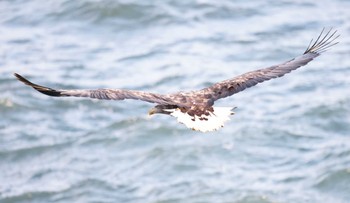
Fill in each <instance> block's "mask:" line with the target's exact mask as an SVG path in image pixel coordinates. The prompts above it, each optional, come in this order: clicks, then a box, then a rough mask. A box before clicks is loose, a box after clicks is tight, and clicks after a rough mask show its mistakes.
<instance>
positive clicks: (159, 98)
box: [14, 73, 178, 105]
mask: <svg viewBox="0 0 350 203" xmlns="http://www.w3.org/2000/svg"><path fill="white" fill-rule="evenodd" d="M14 75H15V76H16V77H17V79H18V80H20V81H21V82H23V83H24V84H26V85H29V86H31V87H32V88H34V89H35V90H37V91H39V92H41V93H43V94H46V95H49V96H54V97H69V96H73V97H90V98H96V99H105V100H124V99H135V100H142V101H146V102H150V103H157V104H161V105H178V104H177V103H176V101H174V100H172V98H171V97H170V96H168V95H162V94H155V93H149V92H143V91H135V90H123V89H96V90H55V89H52V88H49V87H44V86H41V85H37V84H34V83H32V82H30V81H29V80H27V79H25V78H24V77H23V76H21V75H19V74H17V73H15V74H14Z"/></svg>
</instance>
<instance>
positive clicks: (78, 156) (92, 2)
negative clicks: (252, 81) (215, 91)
mask: <svg viewBox="0 0 350 203" xmlns="http://www.w3.org/2000/svg"><path fill="white" fill-rule="evenodd" d="M349 10H350V2H349V1H347V0H320V1H314V0H305V1H289V0H283V1H272V0H265V1H260V0H259V1H258V0H252V1H228V0H222V1H209V0H197V1H195V0H192V1H191V0H189V1H177V0H158V1H156V0H155V1H137V0H121V1H99V0H85V1H70V0H56V1H40V0H33V1H27V0H17V1H0V114H1V117H0V202H2V203H10V202H45V203H46V202H60V203H61V202H142V203H144V202H162V203H165V202H167V203H170V202H174V203H175V202H237V203H238V202H239V203H243V202H247V203H253V202H254V203H256V202H264V203H268V202H271V203H272V202H281V203H285V202H350V79H349V78H350V21H349V19H350V12H349ZM323 27H334V28H336V29H337V30H339V33H341V37H340V38H339V41H340V44H338V45H337V46H335V47H333V48H332V49H331V50H330V51H329V52H327V53H325V54H324V55H322V56H321V57H319V58H317V59H316V60H315V61H313V62H312V63H310V64H309V65H308V66H306V67H303V68H301V69H299V70H297V71H294V72H293V73H291V74H288V75H287V76H285V77H283V78H279V79H275V80H272V81H269V82H266V83H263V84H260V85H258V86H257V87H253V88H251V89H249V90H247V91H245V92H242V93H239V94H237V95H235V96H233V97H230V98H227V99H224V100H222V101H220V102H218V104H217V105H218V106H237V107H238V109H237V112H236V115H235V116H233V117H232V120H231V121H230V122H229V123H228V124H227V125H226V126H225V128H223V129H222V130H220V131H217V132H213V133H207V134H202V133H198V132H194V131H190V130H188V129H186V127H185V126H183V125H180V124H178V123H177V122H176V120H175V119H174V118H171V117H167V116H155V117H153V118H151V119H148V118H147V111H148V109H149V108H151V107H152V105H150V104H147V103H143V102H138V101H121V102H115V101H92V100H88V99H79V98H50V97H46V96H45V95H41V94H39V93H37V92H35V91H34V90H32V89H30V88H29V87H27V86H24V85H23V84H21V83H20V82H18V81H16V80H15V78H14V77H13V75H12V74H13V72H18V73H21V74H23V75H25V76H27V77H29V78H30V79H31V80H33V81H34V82H37V83H39V84H44V85H47V86H52V87H57V88H100V87H111V88H130V89H138V90H147V91H152V92H161V93H168V92H175V91H178V90H183V91H185V90H192V89H200V88H203V87H205V86H207V85H210V84H212V83H214V82H216V81H220V80H223V79H227V78H229V77H233V76H235V75H237V74H241V73H244V72H247V71H250V70H254V69H257V68H262V67H265V66H270V65H273V64H276V63H280V62H283V61H285V60H288V59H290V58H293V57H295V56H297V55H298V54H301V53H302V52H303V51H304V50H305V48H306V46H307V45H308V43H309V40H310V39H311V38H315V37H316V36H317V35H318V34H319V32H320V31H321V29H322V28H323Z"/></svg>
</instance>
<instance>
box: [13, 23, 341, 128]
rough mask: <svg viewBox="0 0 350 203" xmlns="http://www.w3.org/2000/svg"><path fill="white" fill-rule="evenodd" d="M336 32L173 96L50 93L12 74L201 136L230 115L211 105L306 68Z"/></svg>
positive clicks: (228, 109)
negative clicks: (164, 119) (166, 119)
mask: <svg viewBox="0 0 350 203" xmlns="http://www.w3.org/2000/svg"><path fill="white" fill-rule="evenodd" d="M336 33H337V31H332V29H330V30H329V31H328V32H324V29H323V30H322V32H321V33H320V35H319V36H318V37H317V39H316V40H315V41H314V42H313V40H311V41H310V44H309V46H308V47H307V49H306V51H305V52H304V53H303V54H302V55H299V56H297V57H295V58H293V59H291V60H289V61H286V62H284V63H281V64H278V65H273V66H270V67H267V68H263V69H258V70H255V71H251V72H247V73H244V74H242V75H239V76H237V77H234V78H231V79H227V80H224V81H221V82H218V83H215V84H213V85H212V86H210V87H206V88H204V89H201V90H197V91H189V92H176V93H172V94H157V93H150V92H143V91H136V90H125V89H109V88H105V89H71V90H65V89H52V88H49V87H44V86H41V85H37V84H34V83H32V82H30V81H29V80H27V79H25V78H24V77H22V76H21V75H19V74H17V73H15V74H14V75H15V76H16V77H17V79H18V80H20V81H21V82H23V83H24V84H26V85H29V86H31V87H32V88H34V89H35V90H37V91H39V92H41V93H43V94H46V95H49V96H54V97H70V96H72V97H90V98H95V99H106V100H124V99H135V100H142V101H146V102H150V103H155V104H156V106H155V107H153V108H151V109H150V111H149V115H152V114H165V115H171V116H173V117H176V118H177V121H178V122H180V123H183V124H185V125H186V126H187V127H188V128H190V129H193V130H198V131H201V132H208V131H213V130H218V129H219V128H221V127H223V126H224V123H225V122H226V121H228V120H230V115H233V114H234V112H233V111H232V110H233V109H234V108H233V107H214V106H213V105H214V102H215V101H216V100H218V99H222V98H225V97H228V96H231V95H233V94H236V93H238V92H240V91H243V90H245V89H247V88H249V87H252V86H254V85H256V84H258V83H261V82H264V81H267V80H270V79H272V78H277V77H281V76H283V75H285V74H287V73H289V72H291V71H292V70H295V69H297V68H299V67H301V66H304V65H306V64H308V63H309V62H310V61H312V60H313V59H314V58H316V57H318V56H319V55H320V54H321V53H323V52H325V51H326V50H327V49H328V48H330V47H331V46H333V45H335V44H337V43H338V42H335V40H336V39H337V38H338V37H339V35H337V34H336Z"/></svg>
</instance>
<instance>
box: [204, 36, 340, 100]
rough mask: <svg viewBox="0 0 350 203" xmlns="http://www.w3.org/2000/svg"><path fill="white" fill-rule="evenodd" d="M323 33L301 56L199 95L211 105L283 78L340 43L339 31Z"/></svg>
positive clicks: (211, 88) (238, 77)
mask: <svg viewBox="0 0 350 203" xmlns="http://www.w3.org/2000/svg"><path fill="white" fill-rule="evenodd" d="M323 32H324V29H323V30H322V32H321V34H320V35H319V36H318V38H317V39H316V41H315V42H314V43H312V40H311V42H310V44H309V46H308V48H307V49H306V51H305V52H304V54H303V55H301V56H298V57H296V58H294V59H292V60H289V61H286V62H284V63H282V64H279V65H274V66H271V67H268V68H264V69H259V70H255V71H251V72H247V73H244V74H242V75H240V76H237V77H235V78H232V79H228V80H224V81H222V82H218V83H216V84H214V85H212V86H210V87H207V88H204V89H202V90H199V91H198V92H197V94H199V95H205V96H206V98H208V99H209V100H210V103H211V104H213V103H214V101H216V100H218V99H221V98H224V97H228V96H231V95H233V94H235V93H238V92H240V91H243V90H244V89H246V88H249V87H252V86H254V85H256V84H258V83H261V82H264V81H267V80H270V79H272V78H277V77H281V76H283V75H285V74H287V73H289V72H291V71H292V70H295V69H297V68H299V67H301V66H304V65H306V64H307V63H309V62H310V61H312V60H313V59H314V58H316V57H317V56H319V55H320V54H321V53H323V52H325V51H326V50H327V49H328V48H330V47H331V46H333V45H335V44H337V43H338V42H334V40H335V39H337V38H338V37H339V35H336V32H337V31H333V32H332V29H330V30H329V31H328V32H327V33H325V34H323Z"/></svg>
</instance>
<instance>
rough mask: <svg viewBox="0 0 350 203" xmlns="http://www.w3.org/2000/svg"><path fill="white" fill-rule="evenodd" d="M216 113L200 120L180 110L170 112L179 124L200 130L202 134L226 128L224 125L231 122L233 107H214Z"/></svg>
mask: <svg viewBox="0 0 350 203" xmlns="http://www.w3.org/2000/svg"><path fill="white" fill-rule="evenodd" d="M213 108H214V112H213V113H210V114H209V115H208V116H205V115H203V116H202V118H205V119H202V120H200V119H199V117H198V116H194V117H192V116H190V115H188V114H187V113H183V112H181V110H180V109H172V110H169V111H170V112H171V113H170V115H172V116H174V117H175V118H177V121H178V122H179V123H183V124H185V125H186V126H187V127H188V128H191V129H192V130H198V131H201V132H209V131H213V130H218V129H220V128H222V127H224V123H225V122H226V121H228V120H230V115H233V114H234V112H233V111H232V110H233V109H234V108H232V107H213Z"/></svg>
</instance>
